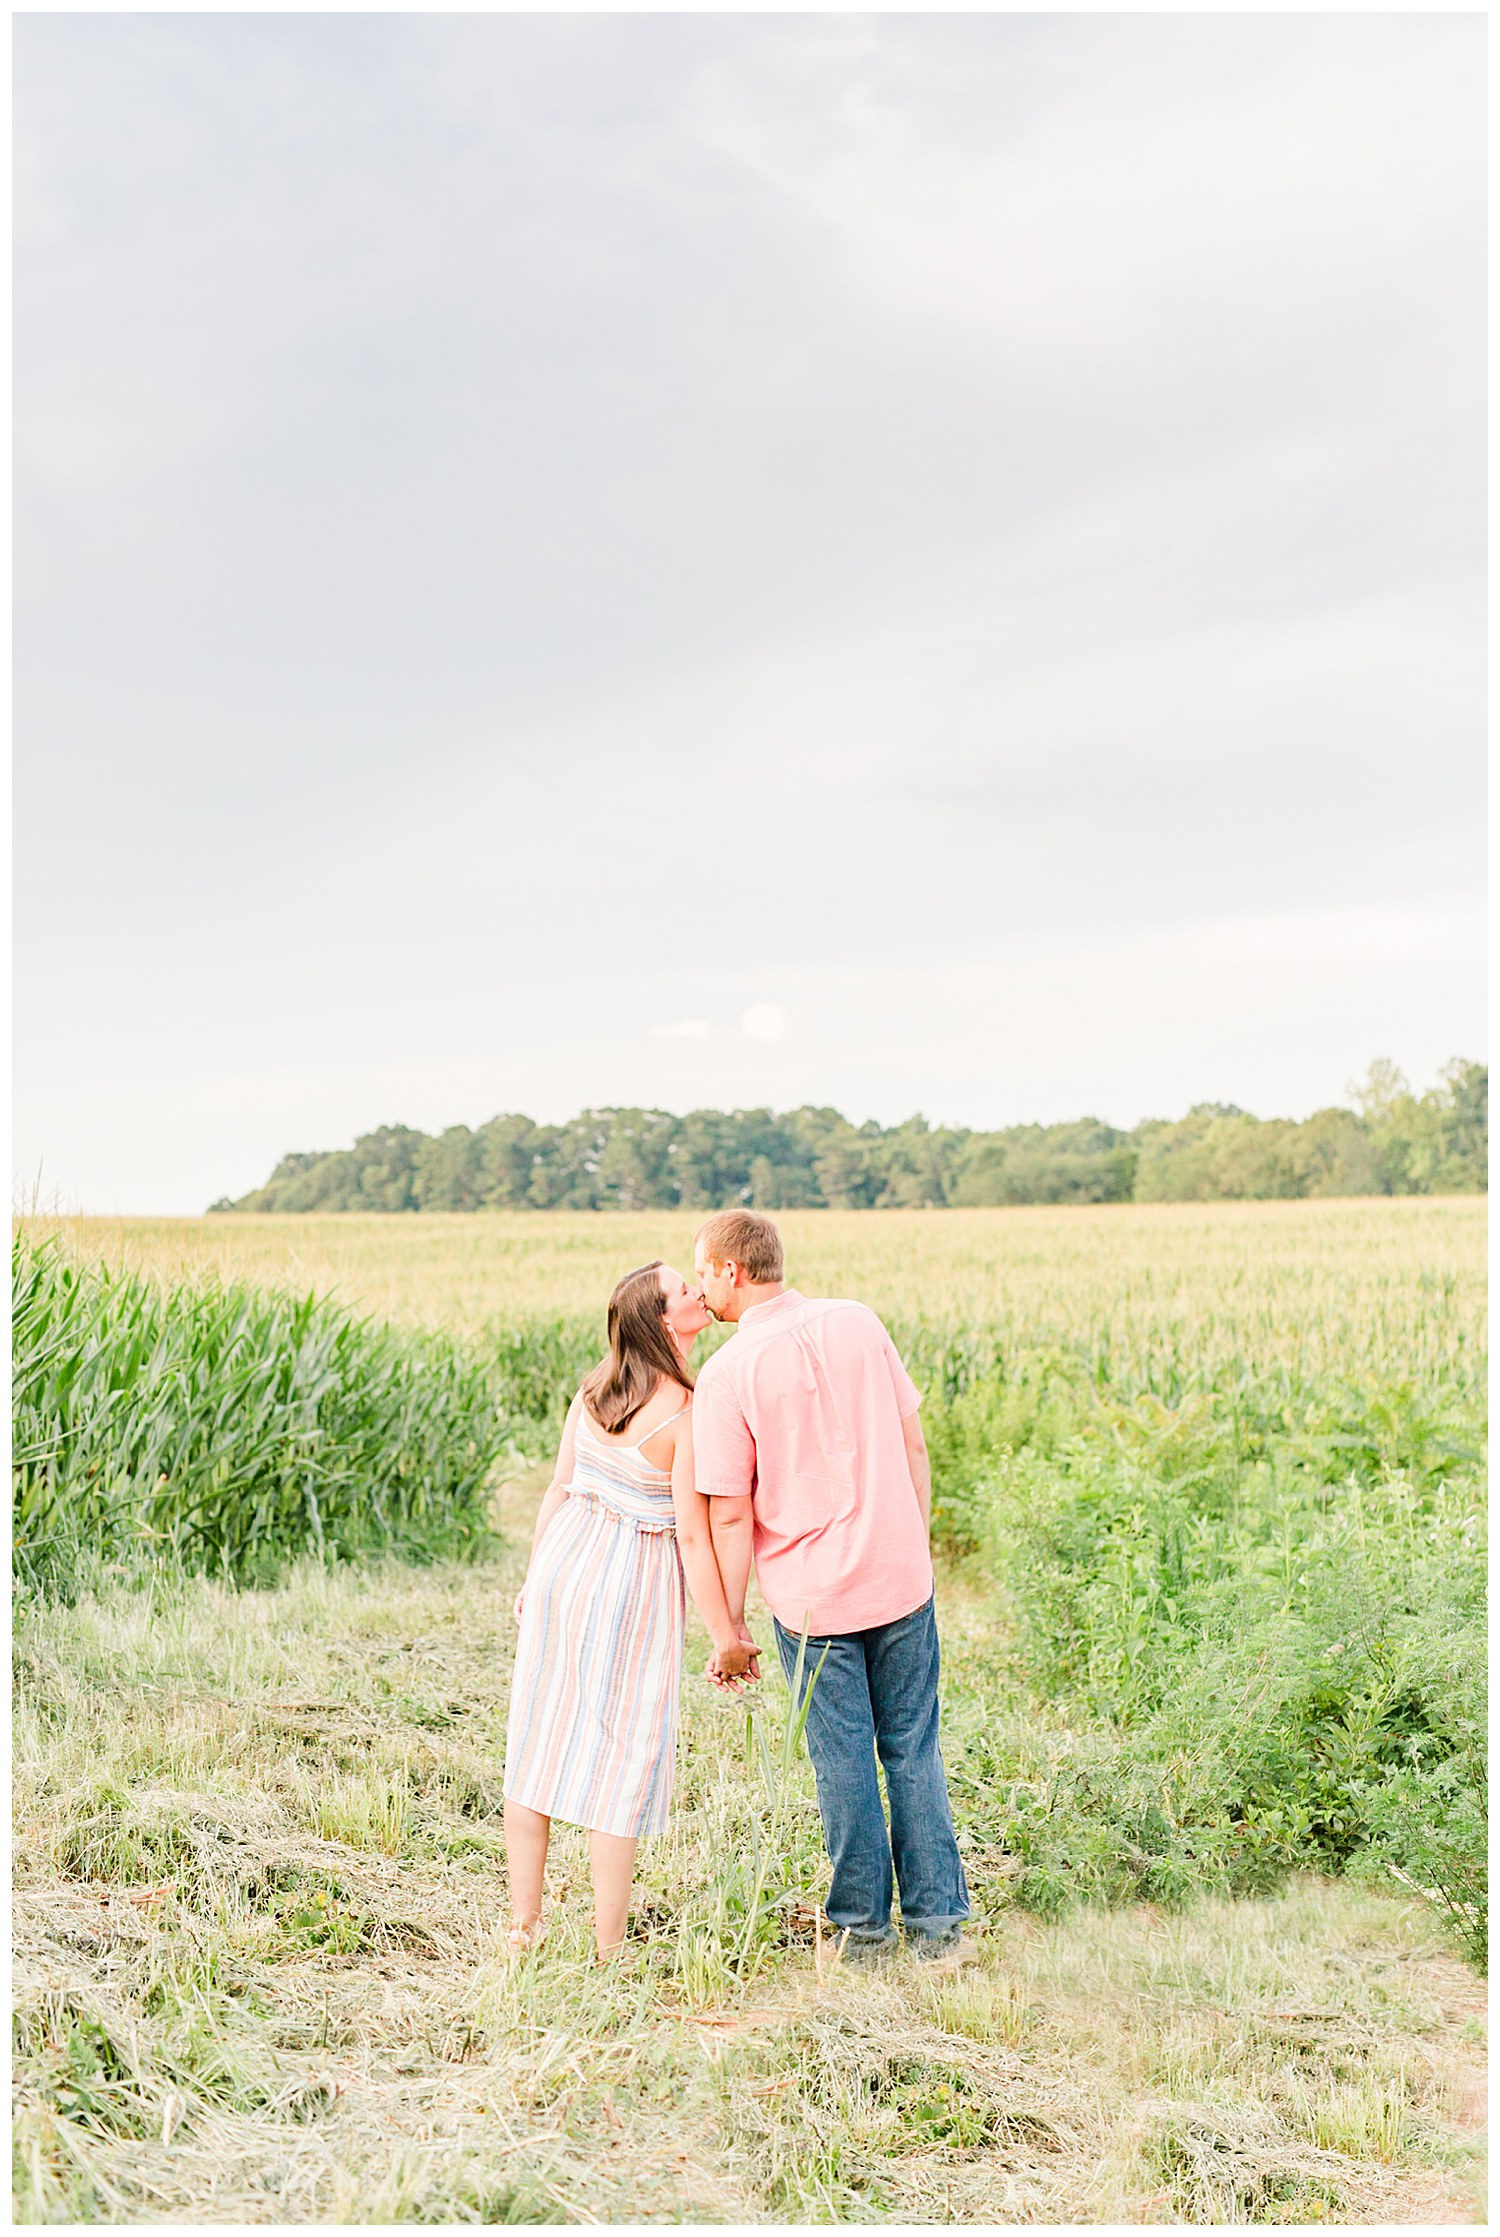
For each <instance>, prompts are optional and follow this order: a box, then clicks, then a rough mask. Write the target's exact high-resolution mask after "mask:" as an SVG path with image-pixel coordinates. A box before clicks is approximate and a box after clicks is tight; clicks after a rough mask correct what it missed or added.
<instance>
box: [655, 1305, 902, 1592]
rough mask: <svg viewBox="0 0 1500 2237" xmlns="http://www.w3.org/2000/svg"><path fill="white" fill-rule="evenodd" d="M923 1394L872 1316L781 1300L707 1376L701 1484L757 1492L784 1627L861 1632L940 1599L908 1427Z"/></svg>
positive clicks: (757, 1312) (769, 1575) (753, 1318)
mask: <svg viewBox="0 0 1500 2237" xmlns="http://www.w3.org/2000/svg"><path fill="white" fill-rule="evenodd" d="M920 1404H921V1396H920V1393H919V1392H918V1391H917V1389H916V1386H915V1384H914V1383H913V1382H912V1380H911V1377H910V1376H909V1375H908V1374H907V1372H906V1369H905V1368H904V1367H903V1366H902V1364H901V1360H900V1358H899V1356H898V1354H897V1351H896V1347H895V1345H894V1344H893V1343H892V1342H891V1339H890V1337H889V1336H888V1335H887V1333H886V1331H885V1329H884V1327H883V1326H882V1324H881V1322H880V1321H879V1320H878V1319H877V1317H876V1315H875V1314H874V1313H872V1312H871V1311H870V1310H869V1308H868V1306H865V1305H860V1304H856V1303H854V1302H852V1301H851V1300H848V1299H844V1298H823V1297H820V1298H807V1297H803V1296H802V1295H801V1293H800V1292H799V1291H797V1290H794V1289H791V1290H784V1291H782V1293H781V1294H780V1295H779V1296H777V1297H772V1298H769V1299H767V1300H766V1301H765V1302H764V1303H762V1304H758V1305H753V1306H750V1307H747V1309H746V1310H745V1311H744V1313H743V1314H742V1315H741V1317H740V1321H739V1324H738V1327H737V1330H736V1333H735V1335H734V1336H733V1337H732V1339H731V1340H730V1342H729V1343H728V1344H726V1345H725V1346H724V1348H723V1350H722V1351H719V1352H716V1353H715V1354H714V1356H713V1358H712V1359H710V1360H709V1361H708V1362H707V1363H706V1365H705V1366H704V1368H703V1371H702V1373H701V1374H700V1375H699V1377H698V1386H697V1396H696V1399H695V1402H694V1406H693V1442H694V1447H695V1451H696V1455H697V1477H698V1486H699V1489H700V1490H701V1491H704V1492H706V1493H708V1494H709V1495H710V1496H720V1497H723V1496H731V1495H734V1494H737V1493H746V1492H748V1493H750V1494H751V1496H752V1500H753V1512H754V1518H755V1559H756V1567H757V1571H758V1574H759V1577H760V1586H761V1591H762V1593H763V1595H764V1597H765V1599H766V1602H767V1605H768V1606H769V1607H770V1609H771V1611H772V1613H773V1615H775V1616H776V1617H777V1618H778V1619H779V1620H780V1622H781V1623H782V1624H783V1626H784V1627H785V1628H786V1629H788V1630H794V1631H801V1629H802V1628H803V1625H804V1624H806V1625H807V1627H808V1628H809V1629H810V1630H811V1631H813V1632H815V1633H817V1634H819V1635H823V1634H826V1633H833V1632H851V1631H863V1630H867V1629H869V1628H871V1627H872V1626H874V1625H876V1624H883V1623H890V1622H894V1621H895V1620H896V1619H897V1618H899V1617H901V1616H904V1615H909V1614H910V1613H911V1611H912V1610H913V1609H915V1608H919V1607H921V1606H922V1604H923V1602H924V1601H925V1600H926V1599H927V1598H928V1596H929V1595H930V1593H931V1591H932V1561H931V1557H930V1555H929V1553H928V1547H927V1529H926V1525H925V1523H924V1521H923V1518H922V1513H921V1509H920V1508H919V1506H918V1504H917V1495H916V1490H915V1487H914V1485H913V1483H912V1477H911V1470H910V1467H909V1465H908V1461H907V1454H906V1440H905V1436H904V1433H903V1429H902V1422H903V1419H904V1418H905V1417H906V1416H909V1415H911V1414H914V1413H915V1412H916V1410H917V1408H918V1407H919V1406H920Z"/></svg>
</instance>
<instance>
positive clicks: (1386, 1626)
mask: <svg viewBox="0 0 1500 2237" xmlns="http://www.w3.org/2000/svg"><path fill="white" fill-rule="evenodd" d="M1472 1405H1473V1397H1472V1394H1469V1393H1466V1392H1464V1391H1462V1390H1460V1389H1455V1388H1453V1387H1449V1388H1447V1389H1439V1390H1435V1391H1430V1392H1425V1393H1421V1394H1418V1393H1414V1392H1413V1391H1412V1390H1410V1389H1409V1388H1405V1387H1396V1388H1387V1389H1383V1390H1382V1389H1373V1390H1365V1391H1359V1390H1356V1389H1353V1388H1351V1387H1349V1386H1347V1385H1334V1386H1329V1387H1314V1386H1310V1385H1307V1384H1303V1383H1300V1382H1299V1381H1298V1380H1297V1379H1296V1378H1294V1377H1290V1376H1288V1375H1286V1374H1285V1373H1277V1374H1275V1375H1264V1374H1263V1375H1261V1376H1259V1377H1257V1376H1256V1375H1254V1374H1253V1373H1252V1372H1251V1371H1250V1369H1249V1368H1248V1367H1246V1369H1245V1370H1244V1372H1243V1373H1242V1374H1241V1375H1240V1376H1238V1377H1234V1378H1226V1380H1225V1381H1224V1382H1223V1383H1221V1384H1219V1385H1217V1386H1215V1385H1212V1384H1210V1385H1208V1386H1206V1387H1199V1388H1197V1389H1188V1390H1186V1391H1184V1392H1182V1393H1181V1394H1180V1395H1179V1397H1178V1401H1177V1403H1176V1404H1174V1405H1167V1404H1165V1403H1164V1402H1163V1401H1162V1400H1161V1399H1160V1398H1159V1397H1158V1396H1156V1395H1155V1394H1154V1393H1153V1392H1150V1391H1137V1392H1135V1393H1133V1394H1129V1393H1126V1392H1124V1391H1122V1390H1121V1389H1119V1388H1118V1387H1117V1386H1112V1385H1110V1384H1109V1383H1107V1382H1106V1383H1103V1384H1101V1383H1099V1382H1098V1381H1096V1380H1094V1379H1092V1378H1085V1377H1084V1376H1083V1375H1082V1374H1081V1373H1078V1372H1077V1371H1076V1370H1075V1373H1074V1375H1073V1376H1072V1378H1071V1379H1070V1377H1069V1375H1068V1372H1067V1363H1066V1361H1062V1360H1059V1359H1058V1358H1056V1357H1047V1358H1045V1359H1025V1358H1022V1359H1019V1360H1012V1361H1011V1362H1009V1363H1008V1365H1007V1368H1006V1369H1005V1370H1004V1371H997V1372H995V1373H994V1374H992V1375H991V1376H990V1377H988V1378H985V1379H983V1380H980V1381H977V1382H975V1383H972V1384H971V1385H970V1386H969V1387H968V1388H967V1389H965V1390H962V1391H959V1392H957V1393H955V1394H954V1395H952V1396H946V1395H945V1394H943V1393H942V1392H939V1393H937V1394H935V1400H934V1399H929V1402H928V1411H929V1413H930V1414H931V1416H932V1420H931V1423H930V1428H929V1441H930V1444H931V1447H932V1450H933V1453H934V1459H935V1463H936V1465H935V1470H934V1474H935V1487H936V1488H935V1493H934V1520H935V1525H936V1526H937V1527H938V1529H939V1530H940V1531H941V1532H942V1533H943V1534H945V1535H946V1537H947V1539H948V1541H949V1544H950V1546H951V1547H952V1548H953V1549H954V1550H956V1551H961V1552H972V1551H974V1550H975V1549H978V1554H977V1558H978V1561H979V1563H980V1564H981V1565H982V1568H983V1571H984V1573H985V1574H986V1575H987V1576H988V1577H990V1578H991V1579H992V1580H993V1582H994V1585H995V1588H996V1590H997V1591H998V1592H999V1593H1000V1594H1001V1595H1002V1596H1003V1599H1004V1602H1005V1605H1006V1606H1007V1608H1008V1609H1009V1611H1010V1613H1011V1615H1012V1617H1013V1620H1014V1623H1015V1627H1016V1631H1015V1640H1016V1643H1015V1659H1016V1667H1017V1669H1018V1671H1019V1672H1020V1673H1022V1674H1023V1679H1024V1684H1025V1686H1026V1688H1027V1690H1028V1691H1029V1692H1030V1693H1031V1694H1032V1695H1033V1696H1034V1697H1035V1698H1036V1699H1037V1700H1038V1701H1039V1702H1041V1703H1045V1704H1046V1706H1047V1711H1048V1714H1049V1716H1050V1717H1051V1718H1052V1719H1054V1720H1056V1729H1055V1730H1054V1733H1053V1737H1052V1741H1051V1744H1050V1745H1049V1746H1048V1747H1047V1748H1046V1749H1045V1750H1044V1751H1042V1752H1040V1753H1039V1751H1038V1743H1037V1739H1036V1733H1035V1728H1034V1726H1032V1725H1031V1724H1030V1723H1028V1722H1025V1721H1019V1722H1015V1721H1012V1722H1007V1720H1006V1719H1005V1718H1004V1717H1001V1718H999V1719H990V1718H986V1717H981V1718H975V1717H972V1716H971V1717H970V1719H969V1729H968V1732H967V1735H966V1739H965V1743H964V1747H963V1750H962V1752H961V1753H960V1754H959V1755H958V1756H957V1758H956V1761H955V1764H954V1773H955V1778H956V1781H957V1784H958V1787H959V1789H960V1791H962V1792H963V1793H964V1794H965V1795H966V1798H967V1799H966V1804H965V1809H966V1815H967V1819H968V1822H969V1824H970V1826H971V1828H972V1829H973V1831H974V1832H975V1834H976V1836H977V1837H978V1838H980V1839H981V1840H983V1841H985V1842H987V1843H992V1844H994V1845H995V1846H996V1847H997V1848H998V1850H999V1852H1001V1853H1003V1854H1004V1855H1005V1856H1007V1857H1008V1858H1009V1859H1010V1860H1011V1861H1010V1869H1011V1871H1012V1874H1013V1876H1014V1883H1015V1893H1016V1894H1017V1896H1018V1897H1019V1899H1020V1900H1021V1901H1023V1902H1025V1903H1027V1904H1029V1905H1030V1906H1031V1907H1033V1908H1035V1909H1038V1910H1041V1911H1043V1912H1050V1911H1055V1910H1057V1909H1059V1908H1061V1907H1062V1906H1063V1905H1064V1904H1066V1903H1067V1902H1069V1901H1071V1900H1074V1899H1076V1898H1077V1897H1079V1896H1085V1897H1088V1896H1092V1897H1094V1898H1096V1899H1103V1900H1111V1901H1113V1900H1119V1899H1122V1898H1124V1897H1127V1896H1131V1895H1147V1896H1150V1897H1153V1898H1155V1899H1157V1900H1173V1899H1176V1898H1178V1897H1180V1896H1182V1895H1185V1894H1186V1893H1188V1892H1189V1891H1190V1890H1192V1889H1194V1888H1200V1887H1204V1886H1209V1887H1217V1888H1219V1889H1222V1890H1224V1891H1226V1892H1239V1893H1245V1892H1254V1891H1257V1890H1259V1889H1261V1888H1264V1887H1266V1886H1268V1885H1269V1884H1271V1882H1272V1881H1273V1880H1274V1879H1275V1877H1276V1876H1277V1875H1278V1874H1279V1873H1281V1872H1282V1871H1284V1870H1285V1869H1287V1868H1288V1867H1290V1866H1292V1865H1293V1864H1298V1863H1302V1864H1306V1863H1308V1862H1312V1863H1315V1864H1317V1865H1318V1866H1319V1867H1321V1868H1322V1869H1325V1870H1333V1871H1337V1870H1341V1869H1343V1868H1344V1867H1346V1866H1347V1865H1348V1864H1349V1863H1350V1862H1351V1861H1352V1860H1354V1859H1355V1858H1359V1859H1360V1860H1361V1866H1362V1869H1375V1870H1376V1871H1377V1872H1379V1873H1385V1872H1388V1871H1390V1870H1391V1869H1394V1870H1395V1872H1396V1873H1397V1874H1398V1876H1400V1877H1402V1878H1404V1879H1406V1880H1407V1882H1408V1884H1411V1885H1413V1886H1415V1887H1417V1888H1419V1889H1420V1890H1421V1892H1422V1893H1423V1894H1424V1895H1425V1896H1427V1897H1429V1898H1430V1900H1431V1901H1432V1902H1433V1903H1434V1905H1435V1906H1436V1907H1437V1908H1438V1910H1439V1911H1441V1912H1442V1914H1443V1915H1444V1916H1445V1917H1446V1919H1447V1920H1448V1922H1449V1923H1450V1924H1451V1925H1453V1926H1454V1927H1455V1928H1456V1929H1457V1931H1458V1933H1459V1935H1460V1937H1461V1939H1462V1940H1463V1942H1464V1944H1465V1946H1466V1948H1467V1949H1468V1951H1469V1953H1470V1955H1471V1956H1473V1957H1475V1958H1476V1960H1482V1957H1483V1951H1484V1935H1485V1898H1484V1876H1485V1855H1486V1849H1485V1800H1486V1788H1485V1758H1484V1635H1485V1634H1484V1606H1483V1566H1484V1565H1483V1551H1482V1532H1483V1508H1482V1497H1481V1490H1480V1481H1479V1474H1478V1462H1479V1439H1478V1435H1477V1428H1476V1424H1475V1421H1474V1420H1473V1418H1472V1415H1471V1407H1472Z"/></svg>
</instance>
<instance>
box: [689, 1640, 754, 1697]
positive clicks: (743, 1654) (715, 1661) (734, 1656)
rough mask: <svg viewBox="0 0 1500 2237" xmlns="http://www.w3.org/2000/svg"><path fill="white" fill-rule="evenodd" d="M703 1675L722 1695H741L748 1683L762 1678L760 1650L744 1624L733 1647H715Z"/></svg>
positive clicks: (752, 1683)
mask: <svg viewBox="0 0 1500 2237" xmlns="http://www.w3.org/2000/svg"><path fill="white" fill-rule="evenodd" d="M703 1675H704V1676H705V1678H707V1680H708V1682H709V1684H710V1685H716V1686H717V1687H718V1688H719V1691H720V1692H721V1693H741V1692H743V1690H744V1688H745V1685H746V1683H747V1682H748V1683H749V1684H751V1685H754V1684H755V1683H756V1682H757V1681H758V1680H759V1677H760V1649H759V1647H758V1646H757V1645H756V1644H755V1641H754V1640H753V1639H752V1638H751V1636H750V1634H749V1632H748V1631H747V1630H746V1629H745V1626H744V1625H743V1624H740V1625H739V1626H738V1627H737V1630H736V1634H735V1639H734V1643H733V1645H732V1646H719V1647H715V1649H714V1651H713V1653H712V1654H711V1655H710V1656H709V1658H708V1663H707V1666H706V1668H705V1669H704V1672H703Z"/></svg>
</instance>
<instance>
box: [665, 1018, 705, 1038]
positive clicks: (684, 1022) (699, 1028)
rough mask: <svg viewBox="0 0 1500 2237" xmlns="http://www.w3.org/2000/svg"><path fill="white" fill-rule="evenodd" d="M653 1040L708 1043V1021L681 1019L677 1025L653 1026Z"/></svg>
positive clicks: (703, 1019) (702, 1019)
mask: <svg viewBox="0 0 1500 2237" xmlns="http://www.w3.org/2000/svg"><path fill="white" fill-rule="evenodd" d="M651 1038H652V1040H653V1041H706V1040H707V1039H708V1020H707V1019H706V1018H679V1019H678V1021H677V1023H676V1024H675V1025H653V1026H652V1028H651Z"/></svg>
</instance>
